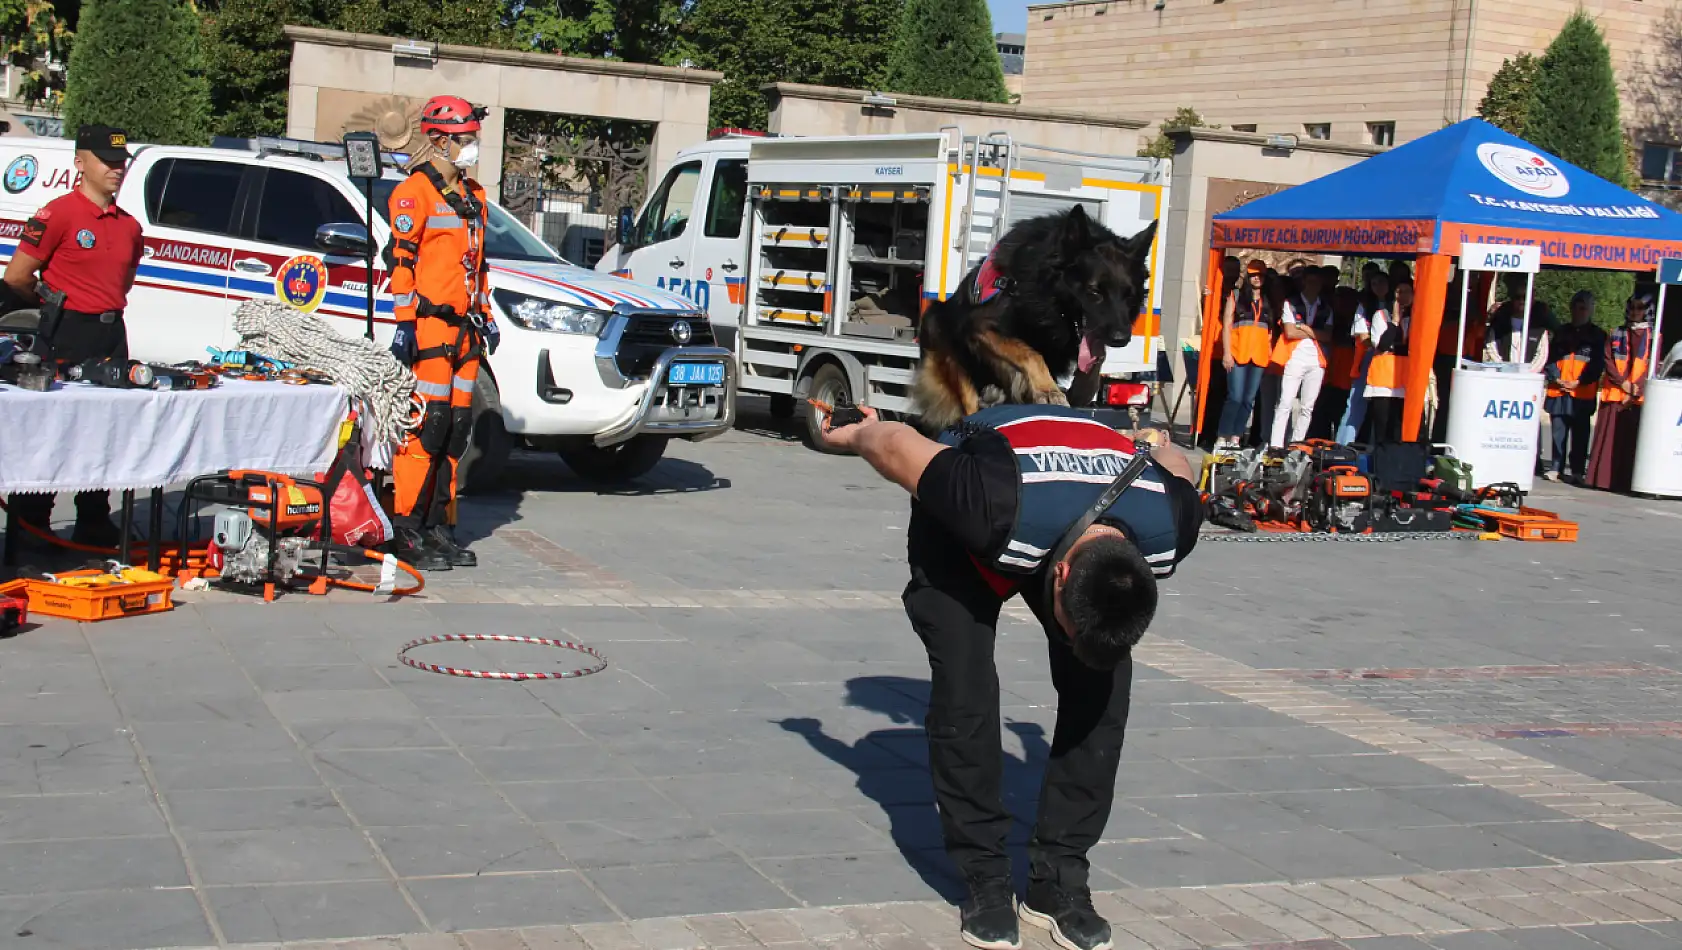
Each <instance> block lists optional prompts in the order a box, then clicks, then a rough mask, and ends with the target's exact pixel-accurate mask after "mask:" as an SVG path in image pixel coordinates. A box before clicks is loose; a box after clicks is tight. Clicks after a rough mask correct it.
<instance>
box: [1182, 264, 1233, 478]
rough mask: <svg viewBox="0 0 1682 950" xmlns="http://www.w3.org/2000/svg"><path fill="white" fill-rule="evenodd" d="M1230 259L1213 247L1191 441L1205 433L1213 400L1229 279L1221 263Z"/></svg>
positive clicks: (1205, 296)
mask: <svg viewBox="0 0 1682 950" xmlns="http://www.w3.org/2000/svg"><path fill="white" fill-rule="evenodd" d="M1224 260H1226V250H1225V249H1224V248H1219V247H1214V246H1213V245H1211V246H1210V248H1209V283H1208V285H1207V286H1205V287H1204V289H1203V345H1202V348H1201V349H1199V350H1198V351H1197V409H1196V413H1197V414H1196V415H1195V416H1194V417H1193V418H1192V420H1191V442H1192V444H1193V445H1196V444H1197V440H1198V439H1199V438H1201V437H1202V436H1203V413H1204V407H1205V404H1206V403H1207V402H1208V401H1209V378H1210V374H1211V373H1212V372H1213V369H1212V365H1211V364H1213V363H1214V361H1215V344H1216V343H1217V342H1219V340H1220V338H1221V320H1222V318H1223V315H1224V314H1223V307H1222V304H1223V303H1224V301H1222V300H1221V286H1222V285H1223V284H1224V283H1225V280H1224V279H1223V278H1222V276H1221V263H1222V262H1223V261H1224ZM1168 427H1169V429H1170V430H1172V429H1173V427H1174V420H1172V419H1170V420H1168Z"/></svg>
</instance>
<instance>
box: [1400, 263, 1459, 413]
mask: <svg viewBox="0 0 1682 950" xmlns="http://www.w3.org/2000/svg"><path fill="white" fill-rule="evenodd" d="M1451 261H1452V259H1451V258H1450V257H1449V256H1448V255H1447V254H1421V255H1419V256H1418V257H1417V258H1416V259H1415V261H1414V271H1413V273H1414V277H1413V314H1412V316H1411V317H1410V320H1411V321H1412V324H1411V325H1410V326H1409V327H1408V354H1409V356H1408V359H1407V395H1406V396H1405V397H1404V399H1403V400H1402V441H1403V442H1414V441H1417V440H1418V439H1419V430H1420V429H1421V428H1422V427H1423V423H1424V417H1425V387H1426V386H1428V385H1430V383H1431V363H1432V360H1431V354H1433V353H1435V352H1437V337H1438V335H1439V334H1440V333H1441V331H1442V325H1443V304H1445V303H1446V302H1447V301H1448V272H1449V267H1450V264H1451Z"/></svg>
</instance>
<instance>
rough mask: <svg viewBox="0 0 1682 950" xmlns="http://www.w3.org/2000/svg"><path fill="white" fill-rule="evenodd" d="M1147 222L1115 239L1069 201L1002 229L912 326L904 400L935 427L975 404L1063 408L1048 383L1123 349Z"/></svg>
mask: <svg viewBox="0 0 1682 950" xmlns="http://www.w3.org/2000/svg"><path fill="white" fill-rule="evenodd" d="M1155 237H1156V222H1155V221H1152V222H1151V223H1150V224H1149V225H1148V226H1146V227H1145V229H1144V230H1143V231H1140V232H1139V233H1138V234H1135V235H1134V236H1133V237H1131V238H1127V239H1125V240H1124V239H1122V238H1119V237H1117V236H1116V235H1115V234H1114V233H1113V232H1111V231H1110V230H1109V229H1108V228H1106V227H1104V226H1103V225H1102V224H1099V223H1098V222H1097V221H1094V220H1092V219H1091V218H1090V217H1088V216H1087V214H1086V212H1085V211H1084V210H1083V209H1082V208H1081V207H1080V206H1079V205H1076V206H1075V207H1074V208H1073V209H1071V210H1070V211H1067V212H1064V213H1061V214H1051V215H1045V216H1043V217H1039V218H1032V219H1030V220H1027V221H1023V222H1021V223H1019V224H1017V225H1016V226H1015V227H1013V228H1011V229H1010V233H1008V234H1006V235H1005V236H1004V239H1003V240H1001V241H1000V242H999V244H998V247H996V248H994V249H993V252H992V253H991V254H989V255H988V256H987V259H986V260H985V261H983V262H982V263H981V264H980V265H979V266H978V267H976V269H975V270H973V271H971V272H970V273H969V274H968V275H967V276H966V277H965V278H964V283H963V286H962V287H960V288H959V289H958V292H957V293H955V294H954V295H952V296H951V297H949V298H947V299H946V300H944V301H941V302H937V303H934V304H931V305H930V306H929V309H928V311H927V312H926V313H925V314H924V315H923V322H922V327H921V329H920V330H919V332H918V341H919V349H920V350H921V351H922V352H921V356H922V361H921V364H920V365H919V366H918V369H917V376H916V380H915V382H914V383H913V386H912V391H913V395H912V399H913V402H914V403H915V405H916V407H917V411H918V412H919V413H920V414H921V416H922V420H923V426H924V427H925V428H926V429H927V430H929V431H939V430H941V429H944V428H946V427H947V426H950V425H952V424H953V423H955V422H957V421H958V420H959V419H961V418H963V417H964V416H967V415H969V414H971V413H973V412H976V411H977V410H979V409H981V408H983V407H984V406H993V405H999V404H1001V403H1040V404H1055V405H1060V406H1066V405H1068V399H1067V397H1065V396H1064V394H1063V390H1062V389H1061V388H1060V387H1059V386H1058V385H1057V378H1058V377H1059V376H1065V375H1067V374H1068V373H1069V372H1070V371H1071V370H1072V369H1074V368H1075V366H1076V365H1077V361H1078V363H1079V364H1080V368H1081V369H1083V370H1085V369H1088V368H1089V366H1090V365H1092V364H1093V363H1094V362H1102V360H1103V355H1104V347H1105V346H1126V345H1127V342H1128V341H1129V340H1131V339H1132V338H1133V319H1134V318H1135V317H1136V316H1138V314H1139V308H1140V306H1141V305H1142V304H1143V302H1144V300H1145V291H1146V281H1147V279H1148V276H1149V272H1148V270H1147V265H1148V263H1149V261H1150V248H1151V241H1152V240H1153V239H1155Z"/></svg>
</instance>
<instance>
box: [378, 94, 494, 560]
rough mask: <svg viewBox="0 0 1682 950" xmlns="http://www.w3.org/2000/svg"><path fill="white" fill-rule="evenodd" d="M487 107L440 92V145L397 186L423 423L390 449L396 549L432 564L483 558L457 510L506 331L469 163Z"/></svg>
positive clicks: (396, 219)
mask: <svg viewBox="0 0 1682 950" xmlns="http://www.w3.org/2000/svg"><path fill="white" fill-rule="evenodd" d="M482 117H483V112H482V111H481V110H478V109H475V108H474V107H473V106H472V105H469V104H468V102H467V100H465V99H462V98H460V97H457V96H434V97H433V98H432V99H430V100H428V101H427V103H426V106H425V107H424V108H423V109H422V110H421V122H420V128H421V134H422V135H425V136H426V137H427V140H428V141H429V142H431V143H432V145H433V147H434V148H435V149H436V150H437V151H436V153H435V154H434V155H433V156H432V158H431V159H430V160H429V161H428V162H427V163H425V164H423V165H421V166H420V167H419V168H417V169H415V171H414V172H413V173H412V174H410V175H409V177H408V179H406V180H405V181H404V182H403V183H402V184H400V185H398V186H397V187H396V188H395V189H393V190H392V193H391V201H390V205H389V208H388V212H389V214H388V217H389V218H390V221H391V235H392V236H391V244H390V246H389V247H387V248H386V265H387V267H388V268H389V270H390V272H391V293H392V297H393V300H394V308H393V309H394V311H395V313H396V315H397V333H396V335H395V336H394V337H393V338H392V342H391V352H392V355H393V356H396V357H397V359H398V361H399V362H401V363H403V364H404V365H405V366H408V367H410V368H411V369H412V370H413V371H414V374H415V380H416V382H415V393H416V395H418V396H419V397H420V399H421V401H422V402H423V403H424V405H425V408H424V410H423V411H422V413H421V421H420V425H419V427H417V428H416V429H414V430H413V431H411V432H410V433H409V434H408V436H407V437H406V438H405V439H404V441H403V444H402V445H401V446H399V448H398V451H397V455H396V457H395V458H394V459H393V460H392V472H391V474H392V481H393V483H394V488H395V504H394V506H393V507H394V508H395V511H394V512H393V514H394V518H393V519H392V520H393V525H394V527H396V529H397V538H396V541H395V546H396V554H397V556H398V557H400V558H402V559H403V560H405V561H408V562H409V563H410V564H413V565H414V566H415V567H416V568H419V569H420V570H424V571H447V570H450V569H451V568H452V567H474V566H477V564H478V558H477V557H476V556H475V555H474V554H473V552H471V551H469V550H467V549H466V548H464V547H462V546H461V545H460V544H459V543H458V542H457V541H456V537H455V526H454V524H453V523H452V521H451V512H452V510H453V506H452V505H451V502H452V501H454V499H455V491H456V463H457V460H458V459H460V458H461V456H462V454H463V453H464V452H465V451H466V449H467V446H468V440H469V439H470V438H471V436H472V428H473V410H472V405H473V388H474V381H475V380H476V379H477V378H478V376H479V360H480V357H481V356H484V355H487V354H489V353H494V352H496V345H497V342H498V340H499V338H500V333H499V331H498V330H497V326H496V322H495V320H494V319H493V318H492V316H491V312H490V288H489V285H488V284H487V282H486V273H487V270H488V265H487V264H486V261H485V228H486V223H487V218H486V212H485V189H484V188H483V187H481V186H480V185H479V183H478V182H476V181H474V180H473V179H472V178H469V177H467V175H466V174H465V170H466V169H468V168H470V167H472V166H473V165H475V164H476V163H477V162H478V160H479V129H480V125H479V120H480V119H481V118H482Z"/></svg>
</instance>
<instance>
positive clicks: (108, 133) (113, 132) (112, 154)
mask: <svg viewBox="0 0 1682 950" xmlns="http://www.w3.org/2000/svg"><path fill="white" fill-rule="evenodd" d="M76 149H77V151H81V150H82V149H86V150H88V151H90V152H92V153H93V154H94V156H95V157H97V158H98V159H99V160H100V161H102V162H104V163H105V164H107V165H121V164H123V163H124V162H126V161H128V160H129V157H130V156H129V151H128V133H127V132H124V131H123V130H122V129H116V128H112V127H111V126H109V125H84V126H82V127H81V128H79V129H77V130H76Z"/></svg>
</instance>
